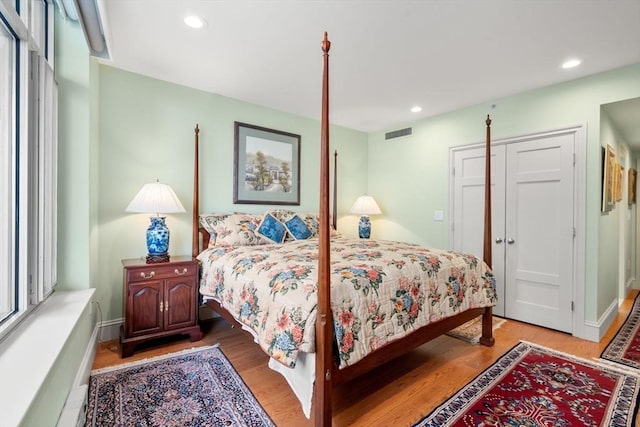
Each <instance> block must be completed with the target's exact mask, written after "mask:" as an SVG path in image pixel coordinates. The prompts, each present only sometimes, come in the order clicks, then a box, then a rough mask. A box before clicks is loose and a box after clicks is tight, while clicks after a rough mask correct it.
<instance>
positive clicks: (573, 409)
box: [414, 342, 640, 427]
mask: <svg viewBox="0 0 640 427" xmlns="http://www.w3.org/2000/svg"><path fill="white" fill-rule="evenodd" d="M639 397H640V378H639V377H638V376H635V375H632V374H630V373H629V372H625V371H623V370H618V369H616V368H613V367H611V366H608V365H607V366H602V365H600V364H597V363H594V362H591V361H587V360H584V359H579V358H576V357H573V356H569V355H566V354H563V353H559V352H556V351H553V350H549V349H546V348H543V347H539V346H537V345H534V344H530V343H525V342H521V343H519V344H518V345H516V346H515V347H514V348H512V349H511V350H509V351H508V352H507V353H506V354H505V355H503V356H502V357H501V358H500V359H499V360H498V361H497V362H495V363H494V364H493V365H491V366H490V367H489V368H488V369H487V370H485V371H484V372H483V373H481V374H480V375H479V376H477V377H476V378H475V379H474V380H473V381H471V382H470V383H469V384H467V385H466V386H464V387H463V388H462V389H461V390H459V391H458V392H457V393H456V394H454V395H453V396H452V397H450V398H449V399H447V401H446V402H444V403H443V404H442V405H440V406H439V407H437V408H436V409H434V411H433V412H431V414H429V415H427V416H426V417H425V418H423V419H422V420H420V421H419V422H418V423H417V424H415V425H414V427H424V426H433V427H435V426H438V427H445V426H480V425H484V426H539V427H546V426H549V427H550V426H554V427H567V426H593V427H596V426H607V427H609V426H628V427H631V426H633V425H634V423H635V418H636V417H637V411H638V408H639V406H638V405H639Z"/></svg>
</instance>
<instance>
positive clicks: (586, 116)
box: [368, 64, 640, 321]
mask: <svg viewBox="0 0 640 427" xmlns="http://www.w3.org/2000/svg"><path fill="white" fill-rule="evenodd" d="M638 96H640V64H636V65H632V66H628V67H624V68H621V69H618V70H614V71H610V72H606V73H601V74H597V75H594V76H591V77H587V78H582V79H576V80H573V81H570V82H567V83H563V84H558V85H555V86H550V87H547V88H543V89H539V90H535V91H531V92H526V93H523V94H519V95H516V96H511V97H507V98H503V99H498V100H495V101H493V102H488V103H485V104H481V105H477V106H473V107H470V108H465V109H462V110H459V111H454V112H451V113H447V114H442V115H439V116H436V117H432V118H429V119H426V120H421V121H417V122H415V123H409V124H407V126H413V135H412V136H410V137H405V138H401V139H394V140H390V141H385V140H384V132H377V133H373V134H371V135H369V165H368V190H369V193H370V194H372V195H374V196H375V197H376V200H378V202H379V203H380V205H381V208H382V210H383V211H384V216H383V217H381V218H379V219H375V220H374V221H373V228H374V229H375V230H376V237H377V238H382V239H399V240H407V241H414V242H418V243H424V244H428V245H433V246H436V247H448V246H449V242H448V227H449V222H448V221H447V220H446V218H447V216H448V208H449V200H448V195H449V175H448V173H449V147H451V146H458V145H464V144H469V143H474V142H482V141H484V135H485V123H484V121H485V118H486V116H487V114H490V115H491V118H492V120H493V123H492V137H493V138H494V139H499V138H506V137H511V136H516V135H522V134H528V133H532V132H536V131H545V130H551V129H555V128H559V127H565V126H567V125H577V124H586V127H587V149H586V156H587V160H586V163H587V164H586V168H587V177H586V186H587V194H586V207H587V212H586V233H587V236H586V246H587V247H586V263H585V264H586V274H585V276H586V306H585V317H586V320H591V321H596V320H598V319H599V317H600V316H601V315H602V314H603V312H604V310H605V309H606V308H607V307H609V305H610V304H611V303H612V301H613V299H612V298H613V296H612V294H611V292H610V291H609V290H608V289H609V284H608V283H609V281H611V280H616V279H615V278H613V277H608V276H607V277H601V276H600V271H608V268H609V266H612V265H613V266H617V265H618V259H617V255H616V254H617V251H613V252H607V253H600V252H601V251H599V250H598V247H599V245H603V246H604V247H609V246H612V245H617V238H618V234H615V233H614V234H613V235H610V234H608V233H607V234H606V235H603V233H599V232H598V230H599V229H600V227H604V228H607V227H608V225H607V224H606V222H607V219H606V218H603V216H602V215H601V213H600V205H599V203H600V194H599V191H600V178H599V177H600V148H599V147H600V105H601V104H605V103H610V102H614V101H619V100H623V99H629V98H635V97H638ZM494 105H495V107H493V106H494ZM401 127H404V126H397V127H396V129H398V128H401ZM395 165H403V166H402V168H396V166H395ZM394 171H395V173H394ZM435 210H443V211H444V212H445V221H443V222H435V221H433V219H432V218H433V212H434V211H435ZM599 234H600V235H599ZM616 268H617V267H616ZM601 286H602V288H603V289H600V287H601Z"/></svg>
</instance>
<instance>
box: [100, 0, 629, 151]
mask: <svg viewBox="0 0 640 427" xmlns="http://www.w3.org/2000/svg"><path fill="white" fill-rule="evenodd" d="M97 2H98V5H99V8H100V13H101V21H102V22H101V23H102V26H103V30H104V33H105V38H106V41H107V46H108V50H109V55H110V59H109V60H101V61H102V62H103V63H105V64H108V65H111V66H114V67H117V68H121V69H124V70H129V71H133V72H136V73H140V74H144V75H148V76H151V77H155V78H158V79H163V80H166V81H170V82H174V83H178V84H182V85H186V86H190V87H194V88H197V89H201V90H204V91H208V92H213V93H217V94H221V95H224V96H227V97H231V98H236V99H240V100H244V101H248V102H251V103H255V104H259V105H263V106H267V107H271V108H274V109H277V110H282V111H286V112H290V113H294V114H298V115H301V116H305V117H311V118H319V116H320V89H321V61H322V52H321V49H320V42H321V40H322V36H323V33H324V31H327V32H328V33H329V39H330V40H331V42H332V47H331V52H330V55H331V65H330V67H331V82H330V83H331V121H332V123H334V124H339V125H343V126H347V127H350V128H354V129H358V130H362V131H367V132H370V131H378V130H390V129H392V128H394V127H396V126H401V125H402V124H404V123H407V122H410V121H414V120H416V119H419V118H423V117H429V116H433V115H437V114H440V113H444V112H448V111H452V110H455V109H459V108H462V107H466V106H470V105H475V104H479V103H485V102H489V103H491V102H493V101H494V100H497V99H499V98H501V97H504V96H508V95H512V94H516V93H519V92H523V91H526V90H530V89H535V88H539V87H542V86H547V85H551V84H554V83H559V82H563V81H567V80H571V79H575V78H578V77H582V76H587V75H590V74H594V73H598V72H602V71H605V70H610V69H614V68H618V67H621V66H624V65H628V64H634V63H640V0H555V1H552V0H519V1H516V0H475V1H472V0H423V1H418V0H414V1H410V0H378V1H375V0H369V1H365V0H335V1H329V0H313V1H312V0H280V1H275V0H253V1H249V0H223V1H206V0H199V1H198V0H126V1H125V0H97ZM190 13H195V14H198V15H200V16H202V17H203V18H204V19H205V20H206V22H207V25H206V26H205V27H204V28H203V29H200V30H194V29H191V28H188V27H186V26H185V25H184V23H183V18H184V17H185V16H186V15H187V14H190ZM574 57H578V58H581V59H582V60H583V63H582V65H581V66H579V67H577V68H575V69H571V70H563V69H561V68H560V64H561V63H562V62H563V61H565V60H567V59H569V58H574ZM414 105H420V106H422V108H423V110H422V112H421V113H417V114H416V113H411V112H410V111H409V110H410V108H411V107H412V106H414ZM639 112H640V109H637V110H636V112H635V114H636V115H635V116H634V117H635V119H636V120H635V122H637V123H636V127H638V123H640V120H638V117H640V116H639V115H638V114H639ZM632 121H633V120H632ZM633 138H635V142H637V143H638V146H639V147H640V136H638V135H637V134H636V135H635V136H633Z"/></svg>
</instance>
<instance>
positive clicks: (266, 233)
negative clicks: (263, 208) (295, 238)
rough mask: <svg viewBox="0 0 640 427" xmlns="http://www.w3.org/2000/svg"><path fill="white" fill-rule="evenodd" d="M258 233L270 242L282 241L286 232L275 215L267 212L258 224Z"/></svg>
mask: <svg viewBox="0 0 640 427" xmlns="http://www.w3.org/2000/svg"><path fill="white" fill-rule="evenodd" d="M258 234H259V235H260V236H262V237H263V238H265V239H267V240H269V241H270V242H273V243H282V242H284V237H285V235H286V234H287V229H286V228H285V226H284V225H283V224H282V223H281V222H280V221H278V220H277V219H276V217H275V216H273V215H272V214H271V213H270V212H267V213H266V214H265V215H264V218H263V219H262V222H261V223H260V225H259V226H258Z"/></svg>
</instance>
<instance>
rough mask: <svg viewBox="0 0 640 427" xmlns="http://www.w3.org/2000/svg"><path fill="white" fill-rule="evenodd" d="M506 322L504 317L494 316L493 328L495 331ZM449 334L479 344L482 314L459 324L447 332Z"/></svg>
mask: <svg viewBox="0 0 640 427" xmlns="http://www.w3.org/2000/svg"><path fill="white" fill-rule="evenodd" d="M504 322H505V320H504V319H501V318H499V317H495V316H494V317H493V330H494V331H495V330H496V329H498V328H499V327H500V326H502V325H503V323H504ZM447 335H449V336H450V337H453V338H458V339H461V340H463V341H466V342H468V343H471V344H478V343H479V342H480V337H481V336H482V316H479V317H476V318H474V319H472V320H469V321H468V322H467V323H465V324H463V325H460V326H458V327H457V328H455V329H452V330H450V331H449V332H447Z"/></svg>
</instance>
